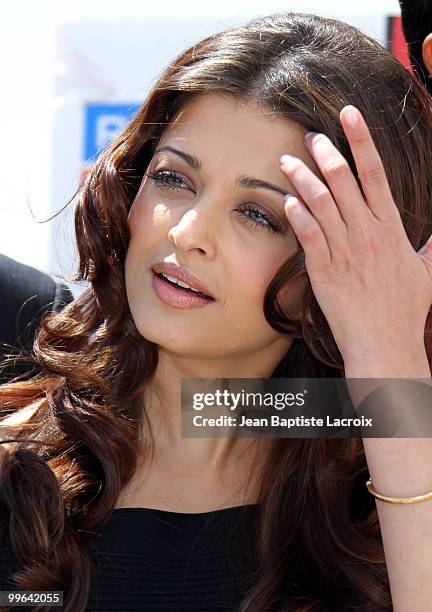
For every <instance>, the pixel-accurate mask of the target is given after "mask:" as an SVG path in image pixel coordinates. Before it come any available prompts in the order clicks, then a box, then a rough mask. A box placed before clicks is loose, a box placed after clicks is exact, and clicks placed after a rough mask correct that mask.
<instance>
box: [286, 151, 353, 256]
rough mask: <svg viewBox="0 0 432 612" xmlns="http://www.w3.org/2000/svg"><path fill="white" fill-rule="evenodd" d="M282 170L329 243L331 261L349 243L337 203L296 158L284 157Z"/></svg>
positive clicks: (317, 179) (344, 249) (319, 181)
mask: <svg viewBox="0 0 432 612" xmlns="http://www.w3.org/2000/svg"><path fill="white" fill-rule="evenodd" d="M281 170H282V171H283V172H284V173H285V174H286V176H287V178H288V180H289V181H290V183H291V184H292V186H293V187H294V188H295V190H296V191H297V193H298V194H299V195H300V197H301V199H302V200H303V202H304V203H305V204H306V206H307V207H308V208H309V214H312V215H313V217H314V218H315V219H316V221H317V222H318V224H319V226H320V227H321V230H322V232H323V234H324V237H325V239H326V240H327V243H328V249H329V250H330V254H331V258H332V259H333V258H335V257H337V256H338V253H342V252H345V251H346V249H347V243H348V232H347V227H346V225H345V223H344V220H343V219H342V217H341V215H340V212H339V210H338V208H337V206H336V203H335V201H334V199H333V197H332V195H331V193H330V191H329V190H328V188H327V187H326V186H325V185H324V183H323V182H322V181H321V180H320V179H319V178H318V177H317V176H316V175H315V174H314V173H313V172H312V170H310V168H308V167H307V166H306V164H305V163H304V162H303V161H302V160H300V159H298V158H297V157H291V156H290V155H283V156H282V157H281Z"/></svg>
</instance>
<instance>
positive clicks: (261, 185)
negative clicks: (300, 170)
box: [154, 145, 288, 196]
mask: <svg viewBox="0 0 432 612" xmlns="http://www.w3.org/2000/svg"><path fill="white" fill-rule="evenodd" d="M163 151H168V152H170V153H174V154H175V155H178V156H179V157H181V158H182V159H183V160H184V161H185V162H186V163H187V164H188V166H190V167H191V168H193V169H194V170H201V168H202V164H201V162H200V160H199V159H198V157H195V155H191V154H190V153H185V152H184V151H180V149H176V148H175V147H171V146H168V145H166V146H164V147H160V148H159V149H156V151H155V152H154V154H155V155H156V153H162V152H163ZM235 182H236V184H237V185H239V186H240V187H245V188H247V189H270V190H271V191H276V193H279V194H281V195H283V196H286V195H287V193H288V190H287V189H281V187H277V186H276V185H273V184H272V183H268V182H267V181H263V180H261V179H257V178H254V177H252V176H239V177H237V179H236V181H235Z"/></svg>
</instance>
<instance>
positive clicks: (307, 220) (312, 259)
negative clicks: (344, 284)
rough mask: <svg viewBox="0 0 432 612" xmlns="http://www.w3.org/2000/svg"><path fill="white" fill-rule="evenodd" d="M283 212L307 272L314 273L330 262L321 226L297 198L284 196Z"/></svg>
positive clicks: (329, 254)
mask: <svg viewBox="0 0 432 612" xmlns="http://www.w3.org/2000/svg"><path fill="white" fill-rule="evenodd" d="M285 212H286V215H287V217H288V221H289V222H290V224H291V226H292V228H293V230H294V232H295V234H296V236H297V238H298V240H299V242H300V244H301V246H302V248H303V250H304V253H305V263H306V268H307V271H308V274H309V275H310V274H314V273H316V272H318V271H320V270H322V269H323V268H324V269H325V268H326V267H327V266H328V265H329V264H330V263H331V253H330V250H329V247H328V243H327V240H326V239H325V236H324V234H323V232H322V229H321V226H320V224H319V223H318V221H317V220H316V219H315V218H314V216H313V215H312V214H311V213H310V211H309V210H308V208H307V206H306V205H305V204H304V202H302V201H301V200H300V199H299V198H296V197H294V196H292V195H288V196H287V197H286V198H285Z"/></svg>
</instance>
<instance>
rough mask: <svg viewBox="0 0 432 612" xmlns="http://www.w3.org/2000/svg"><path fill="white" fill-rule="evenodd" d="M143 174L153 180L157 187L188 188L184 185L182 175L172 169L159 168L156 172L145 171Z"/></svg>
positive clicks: (177, 189)
mask: <svg viewBox="0 0 432 612" xmlns="http://www.w3.org/2000/svg"><path fill="white" fill-rule="evenodd" d="M145 176H148V177H149V179H151V180H152V181H154V182H155V183H156V185H157V186H158V187H159V189H171V190H174V191H180V190H182V189H190V187H188V185H186V183H185V181H184V179H183V177H182V176H181V175H180V174H177V172H174V171H173V170H159V171H158V172H146V173H145Z"/></svg>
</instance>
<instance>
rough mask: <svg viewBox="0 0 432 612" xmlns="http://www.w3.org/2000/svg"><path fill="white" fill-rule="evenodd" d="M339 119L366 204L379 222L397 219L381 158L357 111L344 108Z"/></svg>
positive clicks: (396, 211) (348, 107)
mask: <svg viewBox="0 0 432 612" xmlns="http://www.w3.org/2000/svg"><path fill="white" fill-rule="evenodd" d="M340 119H341V123H342V127H343V129H344V132H345V135H346V137H347V139H348V142H349V145H350V147H351V152H352V154H353V158H354V161H355V165H356V168H357V173H358V176H359V179H360V183H361V185H362V189H363V193H364V195H365V198H366V202H367V205H368V207H369V208H370V210H371V211H372V213H373V214H374V216H375V217H376V218H377V219H378V220H380V221H391V220H394V219H395V218H397V217H399V212H398V210H397V207H396V204H395V203H394V200H393V196H392V193H391V190H390V186H389V184H388V180H387V176H386V173H385V170H384V166H383V163H382V160H381V157H380V155H379V153H378V151H377V149H376V147H375V143H374V141H373V140H372V136H371V134H370V131H369V128H368V126H367V125H366V122H365V120H364V118H363V117H362V115H361V113H360V111H359V110H358V109H357V108H355V107H354V106H345V107H344V108H343V109H342V111H341V113H340Z"/></svg>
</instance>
